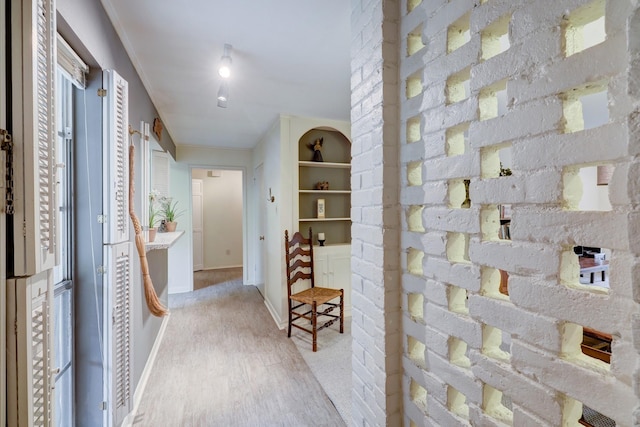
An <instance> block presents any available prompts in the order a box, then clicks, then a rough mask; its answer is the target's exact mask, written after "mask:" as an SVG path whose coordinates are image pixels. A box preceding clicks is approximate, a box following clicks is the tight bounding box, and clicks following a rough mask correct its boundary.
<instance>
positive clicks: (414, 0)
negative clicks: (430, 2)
mask: <svg viewBox="0 0 640 427" xmlns="http://www.w3.org/2000/svg"><path fill="white" fill-rule="evenodd" d="M421 3H422V0H407V13H409V12H411V11H412V10H413V9H415V8H416V7H418V6H419V5H420V4H421Z"/></svg>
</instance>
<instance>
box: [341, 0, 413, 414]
mask: <svg viewBox="0 0 640 427" xmlns="http://www.w3.org/2000/svg"><path fill="white" fill-rule="evenodd" d="M352 9H353V15H352V17H353V19H352V43H351V46H352V55H351V57H352V77H351V88H352V97H351V99H352V104H351V105H352V108H351V121H352V123H351V125H352V127H351V129H352V131H351V136H352V139H353V144H352V152H351V154H352V161H351V165H352V166H351V168H352V169H351V171H352V178H351V182H352V195H351V205H352V207H351V210H352V212H351V217H352V220H353V228H352V233H351V236H352V246H351V247H352V255H353V262H352V264H351V266H352V271H353V280H352V282H353V291H352V298H353V307H354V308H355V309H354V311H353V317H352V334H353V349H354V351H353V359H352V364H353V384H354V387H353V423H354V425H357V426H383V425H400V424H401V419H402V418H401V413H402V382H401V381H402V372H401V357H402V333H401V308H400V307H401V295H402V293H401V288H400V256H399V254H398V247H399V244H400V243H399V242H400V209H399V204H398V203H399V191H398V189H399V186H400V179H399V176H400V172H399V161H398V158H399V154H400V153H399V148H398V147H399V142H398V135H399V130H398V124H399V106H398V91H399V89H398V83H397V82H398V77H397V70H398V55H397V44H398V41H397V37H398V34H399V30H398V27H397V24H398V19H399V13H398V12H399V5H398V2H397V0H385V1H382V2H379V1H371V0H354V1H352Z"/></svg>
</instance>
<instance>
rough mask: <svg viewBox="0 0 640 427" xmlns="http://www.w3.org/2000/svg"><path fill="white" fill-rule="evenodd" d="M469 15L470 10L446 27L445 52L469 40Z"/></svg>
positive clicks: (459, 46) (449, 51)
mask: <svg viewBox="0 0 640 427" xmlns="http://www.w3.org/2000/svg"><path fill="white" fill-rule="evenodd" d="M470 17H471V12H469V13H467V14H465V15H464V16H463V17H462V18H460V19H458V20H457V21H456V22H454V23H453V24H451V25H450V26H449V28H448V29H447V53H451V52H453V51H454V50H456V49H459V48H461V47H462V46H464V45H465V44H467V43H469V40H471V31H470V25H469V20H470Z"/></svg>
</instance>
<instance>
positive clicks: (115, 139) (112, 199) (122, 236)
mask: <svg viewBox="0 0 640 427" xmlns="http://www.w3.org/2000/svg"><path fill="white" fill-rule="evenodd" d="M103 86H104V88H105V89H106V90H107V95H106V96H105V98H104V108H103V110H104V117H103V120H104V130H105V131H104V143H103V146H104V154H103V156H104V157H103V159H104V162H105V163H104V171H105V174H104V175H105V176H104V183H105V184H104V185H105V188H104V202H103V206H104V214H106V216H107V220H106V223H105V227H104V243H107V244H109V243H120V242H124V241H127V240H129V142H128V141H129V89H128V84H127V82H126V80H124V79H123V78H122V77H120V76H119V75H118V73H116V72H115V71H113V70H107V71H105V72H104V77H103Z"/></svg>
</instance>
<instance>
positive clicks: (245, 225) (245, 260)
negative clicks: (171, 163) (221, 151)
mask: <svg viewBox="0 0 640 427" xmlns="http://www.w3.org/2000/svg"><path fill="white" fill-rule="evenodd" d="M188 167H189V212H192V211H193V191H192V189H191V180H192V179H193V170H194V169H219V170H230V171H240V172H242V284H243V285H246V284H249V271H248V270H249V269H248V268H247V267H248V266H249V255H248V254H249V232H248V231H249V219H248V218H249V216H248V213H247V211H248V210H249V204H248V190H247V185H248V184H247V168H246V167H244V166H229V165H216V164H209V165H206V164H189V166H188ZM189 232H190V233H193V224H191V230H189ZM189 246H190V248H189V250H190V251H191V263H192V264H193V242H191V245H189ZM192 288H193V285H192Z"/></svg>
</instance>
